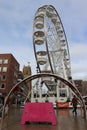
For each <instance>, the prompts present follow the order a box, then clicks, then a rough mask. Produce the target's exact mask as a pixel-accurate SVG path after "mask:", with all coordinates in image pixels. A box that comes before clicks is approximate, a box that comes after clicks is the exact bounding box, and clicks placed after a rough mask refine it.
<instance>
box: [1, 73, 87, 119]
mask: <svg viewBox="0 0 87 130" xmlns="http://www.w3.org/2000/svg"><path fill="white" fill-rule="evenodd" d="M48 76H50V77H54V78H55V79H57V80H60V81H62V82H63V83H65V84H66V85H68V86H69V88H71V90H72V91H73V92H74V93H75V94H76V96H77V97H78V99H79V101H80V103H81V105H82V108H83V112H84V118H85V119H86V108H85V104H84V101H83V98H82V96H81V94H80V92H79V91H78V90H77V88H76V87H75V86H74V85H73V84H72V83H70V82H69V81H67V80H66V79H64V78H62V77H60V76H58V75H55V74H49V73H40V74H36V75H32V76H28V77H27V78H25V79H23V80H22V81H20V82H19V83H17V84H16V85H14V86H13V88H12V89H11V90H10V92H9V93H8V95H7V97H6V98H5V101H4V105H3V110H2V120H3V118H4V109H5V105H6V102H7V99H8V98H9V96H10V94H11V93H12V91H13V90H14V89H15V88H16V87H18V85H20V84H22V83H23V82H25V81H26V80H28V81H31V80H34V79H36V78H41V77H48Z"/></svg>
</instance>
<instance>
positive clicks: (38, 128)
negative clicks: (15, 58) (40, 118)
mask: <svg viewBox="0 0 87 130" xmlns="http://www.w3.org/2000/svg"><path fill="white" fill-rule="evenodd" d="M22 112H23V109H19V108H18V109H17V108H11V109H10V111H9V113H8V115H7V116H6V117H5V118H4V120H3V124H2V128H1V127H0V128H1V130H87V119H84V118H83V117H82V115H81V110H80V109H78V110H77V116H74V115H73V114H72V110H71V109H57V110H55V112H56V117H57V125H51V124H38V123H31V124H26V125H21V124H20V120H21V116H22Z"/></svg>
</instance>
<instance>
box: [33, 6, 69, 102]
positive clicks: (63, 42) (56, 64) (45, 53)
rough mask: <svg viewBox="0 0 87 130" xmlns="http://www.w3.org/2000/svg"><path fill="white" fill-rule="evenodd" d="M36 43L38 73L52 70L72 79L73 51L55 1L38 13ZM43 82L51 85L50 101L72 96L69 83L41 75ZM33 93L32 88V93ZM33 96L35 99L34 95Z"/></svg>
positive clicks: (62, 100) (34, 34)
mask: <svg viewBox="0 0 87 130" xmlns="http://www.w3.org/2000/svg"><path fill="white" fill-rule="evenodd" d="M33 45H34V52H35V58H36V62H37V68H38V71H39V73H43V72H44V73H53V74H57V75H58V76H61V77H62V78H64V79H66V80H69V79H71V65H70V54H69V47H68V42H67V38H66V34H65V31H64V27H63V24H62V22H61V19H60V16H59V14H58V12H57V11H56V9H55V8H54V7H53V6H52V5H45V6H42V7H40V8H38V10H37V11H36V13H35V17H34V22H33ZM38 82H39V81H38ZM42 82H43V83H44V84H45V85H46V86H47V88H48V90H47V92H48V93H49V94H48V95H49V96H48V100H49V101H50V100H51V101H52V99H53V101H57V102H66V101H67V100H68V99H69V98H70V90H69V88H68V87H67V85H64V84H63V83H61V82H60V81H57V82H56V79H53V78H51V79H49V78H47V77H46V78H42ZM34 93H35V92H34V89H33V92H32V95H34ZM53 95H54V97H53ZM31 100H32V101H33V100H35V99H34V97H32V98H31ZM38 100H39V98H38Z"/></svg>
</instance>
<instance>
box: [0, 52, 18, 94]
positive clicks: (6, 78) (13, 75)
mask: <svg viewBox="0 0 87 130" xmlns="http://www.w3.org/2000/svg"><path fill="white" fill-rule="evenodd" d="M19 66H20V65H19V63H18V61H17V60H16V59H15V57H14V56H13V55H12V54H0V94H1V95H7V93H8V92H9V91H10V89H11V88H12V87H13V86H14V85H15V84H16V83H17V82H18V81H17V80H18V73H19Z"/></svg>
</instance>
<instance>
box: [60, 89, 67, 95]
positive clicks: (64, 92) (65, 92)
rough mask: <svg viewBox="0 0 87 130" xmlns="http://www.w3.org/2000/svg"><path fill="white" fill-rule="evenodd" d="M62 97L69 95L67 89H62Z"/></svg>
mask: <svg viewBox="0 0 87 130" xmlns="http://www.w3.org/2000/svg"><path fill="white" fill-rule="evenodd" d="M60 97H67V91H66V90H64V89H63V90H60Z"/></svg>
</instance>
